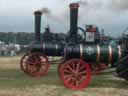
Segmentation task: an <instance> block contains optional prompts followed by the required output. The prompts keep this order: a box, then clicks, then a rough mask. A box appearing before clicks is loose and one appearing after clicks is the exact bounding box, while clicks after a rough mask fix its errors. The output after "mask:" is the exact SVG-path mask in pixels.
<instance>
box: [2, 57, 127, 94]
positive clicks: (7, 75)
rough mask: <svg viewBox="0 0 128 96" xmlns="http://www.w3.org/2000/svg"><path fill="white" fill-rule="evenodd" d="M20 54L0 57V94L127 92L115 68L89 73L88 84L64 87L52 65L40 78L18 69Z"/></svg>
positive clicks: (125, 85) (54, 66) (125, 83)
mask: <svg viewBox="0 0 128 96" xmlns="http://www.w3.org/2000/svg"><path fill="white" fill-rule="evenodd" d="M20 58H21V57H6V58H5V57H0V96H128V82H126V81H124V80H122V79H119V78H116V77H114V76H113V74H112V72H113V70H114V69H111V70H105V71H104V72H102V73H101V74H100V75H94V76H92V79H91V82H90V84H89V85H88V86H87V88H84V89H81V90H71V89H68V88H66V87H65V86H64V85H63V83H62V81H61V80H60V79H59V77H58V75H57V70H56V68H57V67H56V66H57V65H51V66H50V69H49V72H48V74H47V75H45V76H44V77H41V78H33V77H30V76H27V75H26V74H24V73H23V72H22V71H21V70H20V66H19V61H20Z"/></svg>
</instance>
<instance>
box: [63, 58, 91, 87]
mask: <svg viewBox="0 0 128 96" xmlns="http://www.w3.org/2000/svg"><path fill="white" fill-rule="evenodd" d="M61 77H62V80H63V82H64V85H65V86H66V87H68V88H71V89H80V88H83V87H86V86H87V84H88V83H89V81H90V77H91V70H90V67H89V65H88V64H87V63H86V62H84V61H83V60H80V59H71V60H69V61H67V62H65V63H64V65H63V68H62V69H61Z"/></svg>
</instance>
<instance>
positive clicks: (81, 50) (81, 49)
mask: <svg viewBox="0 0 128 96" xmlns="http://www.w3.org/2000/svg"><path fill="white" fill-rule="evenodd" d="M80 58H81V59H82V58H83V45H82V44H80Z"/></svg>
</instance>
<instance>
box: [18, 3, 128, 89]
mask: <svg viewBox="0 0 128 96" xmlns="http://www.w3.org/2000/svg"><path fill="white" fill-rule="evenodd" d="M78 7H79V4H77V3H72V4H70V30H69V32H68V34H67V38H66V41H65V42H66V43H65V44H64V43H63V44H62V43H61V42H60V43H55V44H54V43H46V42H43V41H41V40H40V27H41V15H42V12H40V11H36V12H35V13H34V14H35V41H34V42H33V43H32V44H30V45H29V46H28V48H29V52H28V53H27V54H26V55H24V56H23V57H22V59H21V62H20V65H21V69H22V70H23V71H24V72H25V73H26V74H28V75H31V76H34V77H41V76H44V75H45V74H46V73H47V72H48V68H49V65H50V64H49V60H48V56H61V57H62V58H63V60H62V62H61V63H60V64H59V66H58V73H59V76H60V78H61V80H62V81H63V83H64V85H65V86H66V87H68V88H74V89H79V88H83V87H85V86H86V85H87V84H88V83H89V81H90V78H91V73H92V72H93V71H97V70H102V69H104V68H106V67H107V66H108V64H111V65H114V67H116V72H117V75H118V76H119V77H122V78H124V79H126V80H128V64H127V61H128V58H127V57H128V56H127V48H128V46H127V45H128V43H127V42H128V37H127V36H126V37H125V38H124V41H125V44H124V47H122V46H120V45H117V46H110V45H100V43H94V41H95V37H94V36H95V34H94V33H93V32H95V30H93V29H92V30H84V29H82V28H80V27H78V26H77V19H78ZM90 28H91V27H90ZM78 29H80V30H81V31H82V32H83V34H84V36H85V38H80V36H78Z"/></svg>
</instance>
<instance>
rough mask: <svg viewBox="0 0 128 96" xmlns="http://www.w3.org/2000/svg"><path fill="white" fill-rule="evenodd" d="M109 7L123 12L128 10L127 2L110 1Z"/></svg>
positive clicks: (126, 0)
mask: <svg viewBox="0 0 128 96" xmlns="http://www.w3.org/2000/svg"><path fill="white" fill-rule="evenodd" d="M110 6H111V8H112V9H114V10H119V11H125V10H128V0H112V1H111V2H110Z"/></svg>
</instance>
